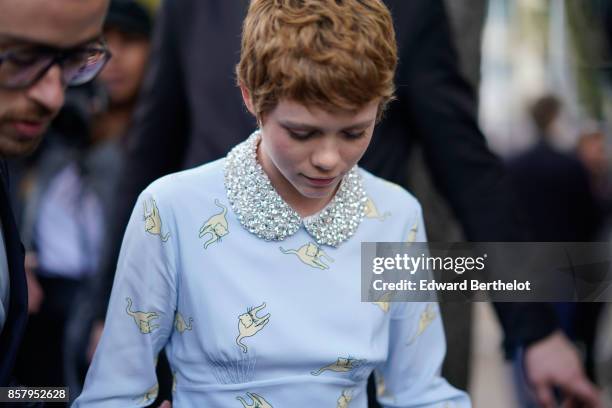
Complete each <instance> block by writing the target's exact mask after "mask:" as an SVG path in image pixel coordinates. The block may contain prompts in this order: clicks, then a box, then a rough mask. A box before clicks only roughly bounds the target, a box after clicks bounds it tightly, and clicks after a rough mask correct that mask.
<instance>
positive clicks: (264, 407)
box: [236, 392, 273, 408]
mask: <svg viewBox="0 0 612 408" xmlns="http://www.w3.org/2000/svg"><path fill="white" fill-rule="evenodd" d="M246 394H247V396H248V397H249V398H250V399H251V400H252V401H253V403H252V404H249V403H247V402H246V401H245V399H244V398H242V397H236V399H237V400H238V401H240V402H242V406H243V408H273V407H272V404H270V403H269V402H268V401H266V400H265V399H264V397H262V396H261V395H258V394H255V393H254V392H247V393H246Z"/></svg>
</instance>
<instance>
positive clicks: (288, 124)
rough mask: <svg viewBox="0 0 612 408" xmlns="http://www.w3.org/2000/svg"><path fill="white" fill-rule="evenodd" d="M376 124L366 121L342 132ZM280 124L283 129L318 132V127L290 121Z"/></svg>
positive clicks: (281, 121) (372, 120) (371, 120)
mask: <svg viewBox="0 0 612 408" xmlns="http://www.w3.org/2000/svg"><path fill="white" fill-rule="evenodd" d="M373 122H374V119H370V120H366V121H363V122H359V123H355V124H353V125H350V126H347V127H345V128H343V129H342V130H354V129H363V128H367V127H369V126H370V125H371V124H372V123H373ZM279 123H280V124H281V126H283V127H287V128H293V129H303V130H318V129H319V128H318V127H317V126H312V125H309V124H306V123H300V122H293V121H290V120H279Z"/></svg>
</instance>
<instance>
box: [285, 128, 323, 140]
mask: <svg viewBox="0 0 612 408" xmlns="http://www.w3.org/2000/svg"><path fill="white" fill-rule="evenodd" d="M287 133H289V136H291V137H292V138H293V139H296V140H306V139H309V138H310V137H312V136H314V135H315V134H316V133H317V131H316V130H310V131H300V130H292V129H287Z"/></svg>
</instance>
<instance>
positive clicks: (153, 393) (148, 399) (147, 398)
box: [138, 384, 159, 405]
mask: <svg viewBox="0 0 612 408" xmlns="http://www.w3.org/2000/svg"><path fill="white" fill-rule="evenodd" d="M158 392H159V384H155V385H154V386H152V387H151V388H149V389H148V390H147V391H146V392H145V393H144V395H143V396H142V397H140V398H138V404H147V405H149V404H151V403H152V402H153V401H155V398H157V393H158Z"/></svg>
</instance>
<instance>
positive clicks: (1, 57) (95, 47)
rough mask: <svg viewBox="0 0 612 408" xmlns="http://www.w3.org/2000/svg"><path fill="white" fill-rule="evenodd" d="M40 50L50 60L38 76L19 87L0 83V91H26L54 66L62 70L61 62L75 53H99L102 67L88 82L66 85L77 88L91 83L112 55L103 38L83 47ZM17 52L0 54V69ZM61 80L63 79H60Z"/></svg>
mask: <svg viewBox="0 0 612 408" xmlns="http://www.w3.org/2000/svg"><path fill="white" fill-rule="evenodd" d="M40 47H41V48H44V49H46V52H48V54H49V55H50V56H51V60H50V61H49V63H48V65H47V66H45V67H44V68H42V69H41V70H40V72H39V73H38V74H36V75H35V76H34V77H33V79H32V80H30V81H28V83H26V84H24V85H19V86H6V85H3V84H1V83H0V89H7V90H20V89H27V88H29V87H31V86H32V85H34V84H35V83H37V82H38V81H40V80H41V79H42V78H43V77H44V76H45V75H46V74H47V72H49V70H50V69H51V68H52V67H53V66H54V65H56V64H57V65H59V66H60V68H62V69H64V67H63V62H64V61H65V60H67V59H68V58H70V56H71V55H72V54H74V53H76V52H83V51H101V52H102V55H103V58H104V62H103V63H102V65H101V66H100V68H99V69H98V72H97V73H96V74H95V75H94V76H93V77H92V78H91V79H89V80H87V81H85V82H82V83H78V84H70V83H67V84H66V85H67V86H79V85H83V84H86V83H88V82H90V81H93V80H94V79H95V78H96V77H97V76H98V74H99V73H100V72H101V71H102V69H104V66H105V65H106V64H107V63H108V61H109V60H110V59H111V58H112V56H113V54H112V53H111V52H110V50H109V49H108V45H107V43H106V40H105V39H104V38H103V37H100V38H97V39H95V40H91V41H88V42H87V43H86V44H85V45H81V46H76V47H72V48H68V49H56V48H53V47H48V46H45V45H41V46H40ZM16 52H17V51H15V50H8V51H6V52H3V53H0V68H1V66H2V63H3V62H4V61H5V60H6V59H7V58H9V57H10V56H11V54H15V53H16ZM62 80H63V78H62Z"/></svg>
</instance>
